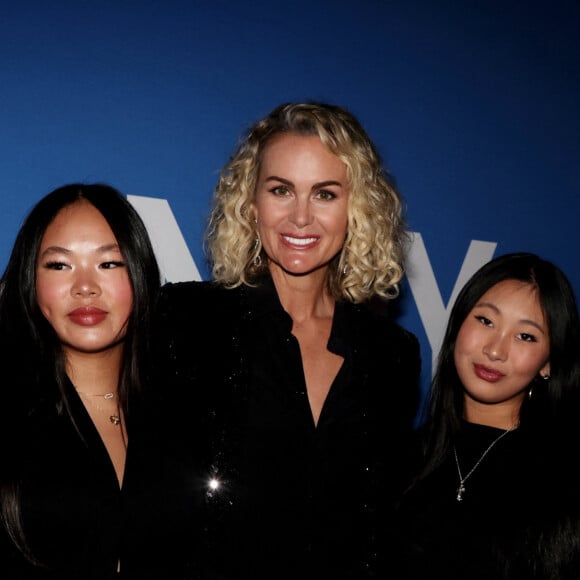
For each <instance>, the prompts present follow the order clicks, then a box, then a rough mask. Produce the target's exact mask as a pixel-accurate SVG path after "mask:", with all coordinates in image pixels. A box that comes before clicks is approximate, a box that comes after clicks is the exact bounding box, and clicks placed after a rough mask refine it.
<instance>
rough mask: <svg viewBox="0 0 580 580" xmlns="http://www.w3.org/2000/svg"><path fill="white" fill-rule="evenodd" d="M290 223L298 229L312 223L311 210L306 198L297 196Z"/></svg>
mask: <svg viewBox="0 0 580 580" xmlns="http://www.w3.org/2000/svg"><path fill="white" fill-rule="evenodd" d="M290 221H291V222H292V223H293V224H295V225H296V226H297V227H299V228H303V227H305V226H307V225H309V224H310V223H312V208H311V206H310V201H309V199H308V197H306V196H305V197H300V196H298V197H297V198H296V200H295V201H294V207H293V208H292V214H291V216H290Z"/></svg>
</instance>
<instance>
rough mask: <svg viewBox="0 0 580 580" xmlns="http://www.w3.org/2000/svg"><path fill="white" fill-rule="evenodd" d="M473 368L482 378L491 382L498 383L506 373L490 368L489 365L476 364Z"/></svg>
mask: <svg viewBox="0 0 580 580" xmlns="http://www.w3.org/2000/svg"><path fill="white" fill-rule="evenodd" d="M473 370H474V372H475V374H476V375H477V376H478V377H479V378H480V379H483V380H484V381H487V382H489V383H497V381H499V380H500V379H502V378H503V377H504V376H505V375H504V373H501V372H500V371H496V370H495V369H490V368H489V367H486V366H484V365H480V364H474V365H473Z"/></svg>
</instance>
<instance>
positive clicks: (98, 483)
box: [0, 367, 193, 580]
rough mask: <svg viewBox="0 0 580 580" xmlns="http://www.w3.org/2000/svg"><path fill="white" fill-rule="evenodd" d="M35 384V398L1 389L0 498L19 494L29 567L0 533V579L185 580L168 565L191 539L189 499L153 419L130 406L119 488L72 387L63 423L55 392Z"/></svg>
mask: <svg viewBox="0 0 580 580" xmlns="http://www.w3.org/2000/svg"><path fill="white" fill-rule="evenodd" d="M20 368H21V369H22V367H20ZM19 374H20V375H22V374H23V373H22V370H21V371H20V373H19ZM4 378H5V379H6V376H5V377H4ZM19 380H20V383H19V382H18V381H19ZM39 384H40V386H39V387H38V389H35V388H34V387H31V385H30V384H28V385H24V384H22V378H20V379H15V380H13V381H10V385H11V387H12V389H7V390H6V391H5V392H6V394H5V396H4V403H5V404H6V407H5V408H4V409H3V415H4V420H3V421H2V427H1V433H0V449H1V452H0V455H1V457H2V471H1V475H0V483H1V485H2V486H3V489H4V490H6V489H7V485H8V484H14V483H17V484H18V486H19V490H20V491H19V497H20V505H21V514H22V526H23V531H24V534H25V537H26V541H27V544H28V546H29V548H30V550H31V552H32V554H33V555H34V557H35V558H36V560H37V564H36V565H35V564H32V563H31V562H30V561H29V560H27V559H26V558H25V557H24V556H23V554H22V553H21V552H20V551H19V550H18V549H17V548H16V547H15V546H14V544H13V542H12V541H11V539H10V538H9V537H8V534H7V532H6V530H5V529H4V526H0V577H1V578H6V579H7V580H8V579H10V580H19V579H27V580H28V579H35V578H38V579H40V580H49V579H50V580H56V579H58V580H73V579H74V580H81V579H82V580H91V579H94V580H108V579H119V578H127V579H132V580H137V579H140V580H146V579H150V580H166V579H168V578H171V579H173V578H183V577H185V571H184V567H183V561H182V559H181V558H178V557H177V555H178V554H179V555H182V554H183V550H184V547H183V546H182V542H184V541H186V540H187V541H189V539H190V537H191V527H190V522H191V516H190V513H191V512H192V511H193V509H188V505H187V501H188V499H187V498H188V497H190V498H193V495H192V494H191V493H189V494H188V493H187V492H186V490H185V489H184V488H185V486H186V481H185V480H184V478H183V477H181V476H180V475H178V466H179V461H181V460H182V459H181V458H175V461H173V458H174V456H173V453H172V451H171V449H169V450H166V449H165V447H164V446H163V445H162V437H161V434H160V433H159V432H158V431H157V429H158V426H157V423H156V422H155V421H152V417H154V415H153V414H152V413H151V412H149V411H148V412H147V413H145V412H144V411H145V408H144V406H143V405H142V404H138V403H137V401H135V400H133V405H132V410H133V411H134V412H133V413H131V415H130V418H129V421H128V426H127V428H128V431H129V434H130V439H129V443H128V449H127V459H126V467H125V473H124V480H123V485H122V487H120V486H119V483H118V479H117V476H116V473H115V470H114V468H113V465H112V463H111V461H110V458H109V455H108V453H107V450H106V448H105V446H104V444H103V442H102V440H101V438H100V436H99V434H98V432H97V430H96V428H95V426H94V424H93V423H92V421H91V419H90V417H89V415H88V413H87V412H86V410H85V408H84V406H83V404H82V402H81V400H80V399H79V397H78V395H77V394H76V392H75V390H74V388H73V386H72V385H71V384H69V385H68V386H67V388H68V398H69V400H70V415H69V414H68V413H66V412H64V410H61V411H60V412H59V411H58V406H57V404H56V399H57V398H56V396H55V392H56V386H55V385H54V383H53V382H51V381H50V380H46V381H40V383H39ZM8 409H9V410H10V412H9V413H8V412H7V410H8ZM71 416H72V420H71ZM188 467H189V465H188ZM119 560H120V561H121V574H118V573H117V563H118V561H119Z"/></svg>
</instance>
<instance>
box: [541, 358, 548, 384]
mask: <svg viewBox="0 0 580 580" xmlns="http://www.w3.org/2000/svg"><path fill="white" fill-rule="evenodd" d="M540 376H541V377H542V378H543V379H544V380H548V379H549V378H550V361H548V362H547V363H546V364H545V365H544V366H543V367H542V368H541V369H540Z"/></svg>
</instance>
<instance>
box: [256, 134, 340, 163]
mask: <svg viewBox="0 0 580 580" xmlns="http://www.w3.org/2000/svg"><path fill="white" fill-rule="evenodd" d="M308 161H311V162H316V163H318V164H324V165H325V166H327V167H328V169H332V170H334V171H339V172H345V171H346V165H345V163H344V162H343V161H342V160H341V159H340V158H339V157H338V156H337V155H335V154H334V153H333V152H332V151H331V150H330V149H329V148H328V147H327V146H326V145H325V144H324V143H323V142H322V141H321V140H320V138H319V137H318V136H316V135H299V134H297V133H278V134H276V135H274V137H272V139H270V140H269V141H268V143H267V144H266V145H265V146H264V150H263V152H262V159H261V170H267V169H266V168H268V167H271V166H276V165H299V166H302V165H305V164H307V163H308Z"/></svg>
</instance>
